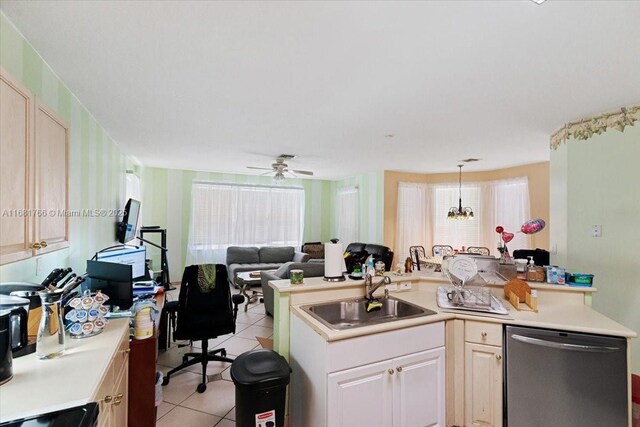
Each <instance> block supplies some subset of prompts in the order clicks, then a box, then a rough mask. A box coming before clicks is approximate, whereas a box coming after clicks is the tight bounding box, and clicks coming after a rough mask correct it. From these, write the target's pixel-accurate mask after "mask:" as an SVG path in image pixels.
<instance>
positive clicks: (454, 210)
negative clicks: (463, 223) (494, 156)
mask: <svg viewBox="0 0 640 427" xmlns="http://www.w3.org/2000/svg"><path fill="white" fill-rule="evenodd" d="M462 166H464V165H458V168H460V172H459V175H458V207H455V206H454V207H451V208H449V212H448V213H447V219H473V209H471V208H470V207H468V206H467V207H464V208H463V207H462Z"/></svg>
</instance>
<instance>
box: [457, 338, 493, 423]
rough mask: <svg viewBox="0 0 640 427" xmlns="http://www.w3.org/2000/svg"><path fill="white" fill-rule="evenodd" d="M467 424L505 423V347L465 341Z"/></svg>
mask: <svg viewBox="0 0 640 427" xmlns="http://www.w3.org/2000/svg"><path fill="white" fill-rule="evenodd" d="M464 375H465V425H466V426H467V427H471V426H485V427H486V426H494V427H500V426H502V348H501V347H495V346H491V345H482V344H473V343H465V374H464Z"/></svg>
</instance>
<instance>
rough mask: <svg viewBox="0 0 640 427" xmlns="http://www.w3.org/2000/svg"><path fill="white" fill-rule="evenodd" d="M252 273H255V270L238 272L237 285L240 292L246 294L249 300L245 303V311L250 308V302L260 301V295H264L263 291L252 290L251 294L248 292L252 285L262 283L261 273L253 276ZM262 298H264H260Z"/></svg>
mask: <svg viewBox="0 0 640 427" xmlns="http://www.w3.org/2000/svg"><path fill="white" fill-rule="evenodd" d="M251 273H255V272H254V271H243V272H242V273H236V279H235V282H236V285H237V286H238V287H239V288H240V293H241V294H242V295H244V297H245V298H246V300H247V302H246V304H245V305H244V311H245V312H246V311H247V309H248V308H249V304H253V303H254V302H256V301H258V297H260V296H261V295H262V292H258V291H254V290H251V295H249V294H248V293H247V291H249V290H250V289H251V287H252V286H255V285H260V275H258V276H252V275H251ZM260 299H261V300H262V298H260Z"/></svg>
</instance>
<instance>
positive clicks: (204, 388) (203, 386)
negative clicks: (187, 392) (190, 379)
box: [196, 383, 207, 393]
mask: <svg viewBox="0 0 640 427" xmlns="http://www.w3.org/2000/svg"><path fill="white" fill-rule="evenodd" d="M206 389H207V385H206V384H205V383H202V384H198V388H196V391H197V392H198V393H204V391H205V390H206Z"/></svg>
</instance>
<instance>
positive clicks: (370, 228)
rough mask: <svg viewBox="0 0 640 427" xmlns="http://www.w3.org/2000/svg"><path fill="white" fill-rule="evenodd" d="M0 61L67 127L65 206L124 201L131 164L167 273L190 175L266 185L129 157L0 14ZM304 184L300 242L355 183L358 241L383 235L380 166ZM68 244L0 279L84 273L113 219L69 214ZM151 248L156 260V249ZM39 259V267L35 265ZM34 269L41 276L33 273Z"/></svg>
mask: <svg viewBox="0 0 640 427" xmlns="http://www.w3.org/2000/svg"><path fill="white" fill-rule="evenodd" d="M0 64H1V65H2V66H3V67H4V68H5V69H6V70H7V71H8V72H9V73H10V74H11V75H12V76H13V77H14V78H16V79H17V80H19V81H21V82H22V83H23V84H24V85H25V86H26V87H27V88H28V89H29V90H31V91H33V92H34V93H35V94H36V95H37V96H38V97H39V98H41V99H42V100H43V101H44V102H45V104H47V105H48V106H49V107H51V108H53V109H54V110H56V111H57V112H58V113H59V114H60V115H61V116H62V117H63V118H64V119H65V120H67V121H68V122H69V124H70V126H71V150H70V165H71V168H70V183H69V184H70V201H69V202H70V209H83V208H84V209H86V208H91V209H94V208H95V209H118V208H122V207H124V203H125V200H124V193H125V187H124V185H125V184H124V182H125V176H124V174H125V171H126V170H127V169H133V170H135V171H136V172H137V173H138V174H139V175H140V177H141V182H142V194H143V196H142V224H144V225H160V226H162V227H166V228H167V231H168V246H169V261H170V269H171V272H172V277H173V279H174V280H176V279H178V278H179V276H180V274H181V272H182V269H183V267H184V262H185V259H186V247H187V239H188V233H189V215H190V211H191V183H192V181H193V180H205V181H212V182H232V183H250V184H267V185H268V184H271V182H272V181H271V178H269V177H261V176H251V175H237V174H222V173H213V172H196V171H187V170H173V169H160V168H144V167H141V166H139V165H136V164H134V163H133V161H132V159H131V158H129V157H127V156H126V155H125V154H124V153H123V152H122V150H121V149H120V148H119V147H118V145H117V144H116V143H115V142H114V141H113V140H112V139H111V137H110V136H109V135H108V134H107V132H106V131H105V130H104V129H103V128H102V127H101V126H100V124H99V123H98V122H97V121H96V120H95V118H94V117H93V116H92V115H91V113H90V112H89V111H88V110H87V109H86V108H85V107H84V105H82V103H81V102H80V101H79V100H78V98H76V97H75V95H74V94H73V93H71V91H70V90H69V89H68V88H67V87H66V85H65V84H64V83H63V82H62V81H61V80H60V79H59V78H58V77H57V76H56V75H55V73H54V71H53V70H52V69H51V68H50V67H49V66H48V65H47V64H46V63H45V62H44V61H43V59H42V58H41V57H40V56H39V55H38V53H37V52H36V51H35V50H34V49H33V47H32V46H31V45H30V44H29V42H28V41H27V40H25V39H24V37H22V35H21V34H20V33H19V31H18V30H16V28H15V27H14V26H13V24H12V23H11V22H10V21H9V20H8V19H7V18H6V17H5V16H4V15H3V14H1V13H0ZM287 182H288V185H300V186H302V187H304V189H305V200H306V206H305V228H304V240H305V241H328V240H329V239H330V238H331V237H332V235H333V233H334V231H335V213H334V209H333V206H334V202H335V195H336V191H337V189H338V188H341V187H343V186H350V185H358V186H359V188H360V203H361V205H360V206H361V208H360V213H361V218H360V240H362V241H364V242H370V243H382V241H383V188H384V174H383V172H375V173H368V174H363V175H358V176H355V177H353V178H349V179H345V180H340V181H327V180H298V179H289V180H288V181H287ZM70 221H71V222H70V227H71V230H70V234H71V246H70V247H69V248H68V249H65V250H61V251H57V252H54V253H51V254H46V255H42V256H40V257H38V260H37V262H36V259H35V258H32V259H29V260H25V261H21V262H16V263H12V264H8V265H5V266H2V267H0V280H2V281H13V280H28V281H40V280H41V279H42V278H43V276H44V275H46V273H48V272H49V271H50V270H51V269H53V268H55V267H60V266H71V267H72V268H73V269H74V270H76V271H84V268H85V261H86V259H87V258H90V257H91V256H92V255H93V253H94V252H95V251H96V250H99V249H101V248H104V247H106V246H109V245H111V244H113V243H114V230H115V222H116V219H115V218H71V220H70ZM156 252H157V251H153V250H150V257H151V258H152V259H153V260H154V262H155V263H156V264H157V261H158V259H159V254H158V253H156ZM36 264H38V268H37V269H36ZM36 270H38V274H36Z"/></svg>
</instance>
